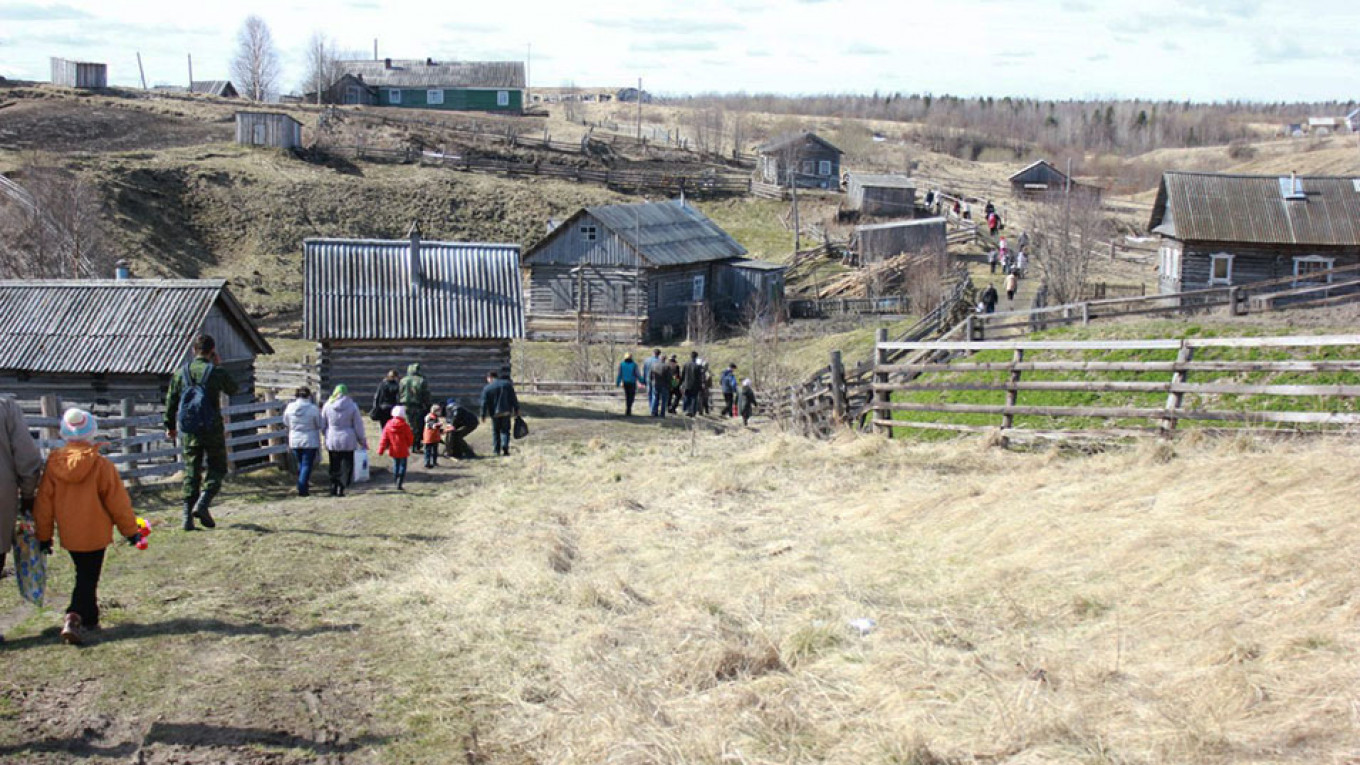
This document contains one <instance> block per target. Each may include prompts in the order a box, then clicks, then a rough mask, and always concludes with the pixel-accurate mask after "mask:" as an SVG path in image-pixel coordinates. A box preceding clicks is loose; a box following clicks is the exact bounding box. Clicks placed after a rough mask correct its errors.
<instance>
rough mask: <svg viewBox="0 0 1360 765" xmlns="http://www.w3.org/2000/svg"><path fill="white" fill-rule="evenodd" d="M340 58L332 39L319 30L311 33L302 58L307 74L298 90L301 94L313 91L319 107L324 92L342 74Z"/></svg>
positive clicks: (338, 49) (337, 47)
mask: <svg viewBox="0 0 1360 765" xmlns="http://www.w3.org/2000/svg"><path fill="white" fill-rule="evenodd" d="M342 57H343V54H341V52H340V48H339V46H337V45H336V44H335V40H334V39H332V38H331V37H330V36H329V35H327V34H326V33H325V32H322V31H321V30H317V31H315V32H313V33H312V36H311V38H310V39H308V40H307V53H306V55H305V57H304V60H305V62H306V66H307V72H306V75H305V77H304V79H303V81H302V87H301V88H299V90H301V91H302V92H303V93H306V92H307V91H308V90H314V91H315V92H316V103H317V105H320V104H321V103H322V101H323V93H324V91H326V90H327V89H329V88H330V87H331V86H332V85H334V84H335V81H336V80H338V79H340V75H341V74H343V72H342V71H341V67H340V61H341V60H342Z"/></svg>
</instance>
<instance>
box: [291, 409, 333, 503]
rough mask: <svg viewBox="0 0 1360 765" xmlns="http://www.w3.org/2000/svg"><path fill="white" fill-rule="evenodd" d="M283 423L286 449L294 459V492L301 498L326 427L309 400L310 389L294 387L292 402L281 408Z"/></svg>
mask: <svg viewBox="0 0 1360 765" xmlns="http://www.w3.org/2000/svg"><path fill="white" fill-rule="evenodd" d="M283 422H284V424H285V425H287V426H288V448H289V449H292V450H293V456H294V457H295V458H296V459H297V466H298V480H297V493H298V496H299V497H305V496H307V495H308V494H309V493H310V488H309V487H310V486H311V481H312V468H314V467H316V460H317V458H318V457H320V456H321V432H322V431H324V430H325V429H326V420H325V419H323V418H322V417H321V409H320V408H319V407H318V406H317V405H316V404H314V403H312V392H311V391H310V390H308V389H307V388H298V389H297V393H296V394H295V398H294V399H293V402H292V403H291V404H289V405H288V407H287V408H285V409H284V410H283Z"/></svg>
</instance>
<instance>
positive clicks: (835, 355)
mask: <svg viewBox="0 0 1360 765" xmlns="http://www.w3.org/2000/svg"><path fill="white" fill-rule="evenodd" d="M831 407H832V411H833V412H834V413H835V415H836V422H837V423H838V424H839V423H843V422H845V413H846V410H847V409H849V404H848V402H847V401H846V400H845V364H844V363H842V361H841V352H840V351H832V352H831Z"/></svg>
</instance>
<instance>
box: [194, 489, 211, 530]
mask: <svg viewBox="0 0 1360 765" xmlns="http://www.w3.org/2000/svg"><path fill="white" fill-rule="evenodd" d="M212 501H213V495H212V494H210V493H208V492H206V491H205V492H203V493H202V494H201V495H199V497H198V502H196V503H194V516H195V517H196V518H198V521H199V523H202V524H203V528H205V529H215V528H217V521H214V520H213V517H212V513H209V512H208V506H209V505H211V504H212Z"/></svg>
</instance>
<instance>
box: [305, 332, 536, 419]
mask: <svg viewBox="0 0 1360 765" xmlns="http://www.w3.org/2000/svg"><path fill="white" fill-rule="evenodd" d="M318 356H319V357H320V359H321V363H320V372H321V391H322V393H321V396H320V398H321V400H325V399H326V398H327V397H328V396H329V395H330V391H331V389H332V388H333V387H334V386H335V385H337V384H339V383H344V384H346V385H348V386H349V390H350V395H351V397H353V398H354V401H355V403H357V404H358V405H359V408H360V409H363V410H364V411H368V408H369V406H370V405H371V404H372V401H373V392H374V391H375V390H377V387H378V383H380V382H381V381H382V379H383V376H384V375H385V374H386V373H387V370H389V369H395V370H397V374H398V375H400V376H405V375H406V368H407V366H408V365H410V364H413V363H419V364H420V365H421V370H422V372H423V373H424V375H425V379H426V380H427V381H428V383H429V386H430V393H431V394H432V395H433V396H434V399H435V400H436V401H440V400H443V399H446V398H450V397H453V396H457V397H458V398H466V397H477V396H480V395H481V391H482V388H483V387H484V386H485V385H486V373H487V372H488V371H490V370H493V369H500V368H501V367H508V366H510V341H509V340H394V341H338V340H337V341H329V342H323V343H321V344H320V347H319V348H318Z"/></svg>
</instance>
